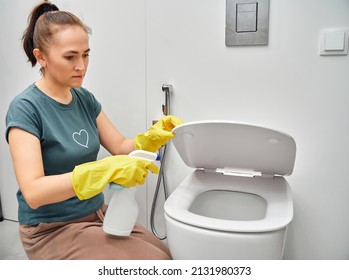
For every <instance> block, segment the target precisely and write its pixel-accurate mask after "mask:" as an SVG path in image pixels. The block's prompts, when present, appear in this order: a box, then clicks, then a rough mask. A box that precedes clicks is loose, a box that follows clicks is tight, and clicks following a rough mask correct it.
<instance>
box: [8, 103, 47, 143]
mask: <svg viewBox="0 0 349 280" xmlns="http://www.w3.org/2000/svg"><path fill="white" fill-rule="evenodd" d="M40 123H41V121H40V114H39V112H38V110H37V108H36V107H35V105H34V104H33V103H32V102H31V101H30V100H27V99H25V98H20V97H17V98H15V99H14V100H13V101H12V102H11V104H10V106H9V109H8V111H7V114H6V134H5V135H6V141H7V142H8V134H9V131H10V128H12V127H17V128H20V129H23V130H24V131H27V132H29V133H31V134H33V135H35V136H36V137H38V138H39V139H40V136H41V131H40V127H41V125H40Z"/></svg>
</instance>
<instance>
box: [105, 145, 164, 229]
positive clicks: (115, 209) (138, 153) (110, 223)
mask: <svg viewBox="0 0 349 280" xmlns="http://www.w3.org/2000/svg"><path fill="white" fill-rule="evenodd" d="M129 156H131V157H135V158H140V159H143V160H148V161H154V160H160V155H159V154H156V153H151V152H148V151H143V150H135V151H133V152H131V153H130V154H129ZM109 189H110V190H114V194H113V196H112V198H111V200H110V202H109V206H108V210H107V212H106V214H105V217H104V222H103V230H104V231H105V232H106V233H109V234H112V235H117V236H129V235H130V234H131V231H132V229H133V227H134V225H135V223H136V220H137V217H138V211H139V210H138V204H137V201H136V192H137V187H130V188H127V187H123V186H121V185H118V184H115V183H110V184H109Z"/></svg>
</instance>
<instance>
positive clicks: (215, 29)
mask: <svg viewBox="0 0 349 280" xmlns="http://www.w3.org/2000/svg"><path fill="white" fill-rule="evenodd" d="M28 2H36V1H20V0H15V1H13V0H12V1H6V0H0V5H1V6H0V7H1V9H0V20H1V21H3V20H5V24H1V25H0V36H1V40H2V42H3V44H1V45H0V55H1V57H0V58H1V66H0V79H1V81H0V82H1V85H2V86H3V93H2V97H1V100H4V102H2V101H1V103H0V106H1V107H0V109H1V111H0V114H1V118H2V119H4V114H5V111H6V108H7V104H8V102H9V100H11V99H12V98H13V96H14V95H15V94H17V93H18V92H19V91H20V90H22V89H23V88H24V87H25V86H27V85H28V84H29V83H31V82H32V81H34V80H35V78H36V77H37V74H36V71H35V70H31V69H30V67H29V66H28V65H27V64H26V63H25V58H24V56H23V54H22V51H21V49H20V46H19V40H18V38H20V35H21V32H22V31H23V28H24V26H25V20H26V13H27V11H29V10H30V8H31V7H32V5H31V3H28ZM56 3H57V5H58V6H59V7H61V8H62V9H64V8H67V9H69V10H71V11H73V12H75V13H76V14H78V15H79V16H81V17H82V18H83V19H84V21H85V22H86V24H88V25H90V26H91V27H92V28H93V35H92V36H91V49H92V52H91V64H90V69H89V74H88V76H87V78H86V83H85V86H86V87H87V88H89V89H90V90H91V91H92V92H94V93H95V95H96V96H97V97H98V98H99V99H100V100H101V102H102V103H103V107H104V109H105V110H106V111H107V113H108V114H109V115H110V117H111V119H112V120H113V121H114V122H115V124H116V125H117V127H118V128H119V129H120V130H121V131H122V132H123V133H124V134H125V135H127V136H130V137H131V136H133V135H135V134H136V133H138V132H140V131H143V130H144V129H145V128H146V127H148V126H149V124H150V123H151V120H153V119H157V118H159V117H160V115H161V104H162V103H163V100H164V95H163V93H162V92H161V85H162V84H163V83H171V84H173V86H174V93H173V96H172V100H171V101H172V102H171V104H172V106H171V107H172V113H173V114H175V115H178V116H180V117H181V118H183V119H184V120H185V121H192V120H203V119H229V120H236V121H244V122H252V123H257V124H261V125H264V126H268V127H271V128H275V129H280V130H283V131H285V132H287V133H289V134H291V135H292V136H293V137H294V138H295V140H296V142H297V148H298V150H297V159H296V166H295V169H294V174H293V175H291V176H290V177H289V178H288V181H289V183H290V184H291V187H292V190H293V196H294V207H295V213H294V214H295V215H294V220H293V222H292V224H291V226H290V228H289V232H288V239H287V244H286V251H285V258H286V259H349V238H348V236H349V222H348V221H349V217H348V216H349V203H348V202H347V199H348V197H349V188H348V183H347V182H346V174H347V173H348V172H347V169H348V168H347V166H348V164H347V158H348V157H349V147H348V143H349V141H348V140H349V130H348V129H347V128H348V125H347V120H348V119H349V111H348V110H347V104H349V96H348V88H349V79H348V70H349V56H338V57H320V56H319V55H318V45H319V31H320V29H322V28H332V27H347V28H349V17H348V13H349V1H347V0H307V1H304V0H292V1H291V0H278V1H275V0H274V1H273V0H271V1H270V31H269V45H268V46H254V47H226V46H225V43H224V28H225V1H224V0H133V1H127V0H124V1H121V0H118V1H107V0H105V1H92V0H91V1H86V0H85V1H84V0H79V1H77V0H76V1H67V0H61V1H56ZM101 3H102V4H101ZM103 4H104V5H107V6H102V5H103ZM3 7H5V8H3ZM5 26H6V27H5ZM3 38H6V40H4V41H3ZM9 50H11V53H12V55H11V53H10V52H9ZM13 54H15V55H13ZM145 119H146V120H145ZM0 123H1V127H0V128H1V129H4V124H3V123H4V121H2V122H0ZM218 140H219V139H217V145H219V143H218ZM0 144H1V146H0V148H1V151H0V154H1V165H0V188H1V195H2V200H3V207H4V215H5V217H6V215H8V214H9V213H10V212H11V215H13V210H9V209H16V205H15V203H16V202H15V198H13V196H14V191H12V190H15V189H16V183H15V180H14V177H13V171H12V166H11V160H10V156H9V153H8V147H7V144H6V143H5V142H4V137H2V138H0ZM169 148H170V152H169V154H168V158H167V168H166V171H167V172H166V175H167V182H168V185H169V187H170V188H171V189H173V188H174V187H175V186H176V185H178V183H179V182H180V181H181V180H182V179H183V178H184V177H185V176H186V175H187V174H188V173H189V172H190V171H191V169H190V168H188V167H186V166H185V165H184V164H183V163H182V161H181V159H180V158H178V155H177V153H176V151H175V150H174V148H173V147H172V146H171V145H170V147H169ZM102 154H103V152H102ZM155 182H156V177H155V176H151V177H150V178H149V182H148V186H149V192H148V193H145V190H144V189H142V193H141V197H140V200H143V199H142V198H144V199H145V198H148V200H147V203H148V208H147V209H146V207H144V208H143V209H142V211H141V213H142V214H143V215H144V216H143V217H141V221H142V222H143V223H146V222H145V215H146V214H149V211H150V210H149V209H150V203H151V201H150V200H151V197H152V193H153V186H154V185H155ZM9 189H11V191H9ZM4 193H5V195H4ZM4 197H5V199H4ZM143 201H144V200H143ZM158 216H159V217H158V219H159V220H160V222H161V217H160V216H161V214H159V215H158ZM160 227H161V226H160Z"/></svg>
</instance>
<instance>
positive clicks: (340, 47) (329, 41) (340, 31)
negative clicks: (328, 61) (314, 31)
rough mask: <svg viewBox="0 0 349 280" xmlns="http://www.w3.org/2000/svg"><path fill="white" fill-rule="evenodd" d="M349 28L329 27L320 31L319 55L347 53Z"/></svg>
mask: <svg viewBox="0 0 349 280" xmlns="http://www.w3.org/2000/svg"><path fill="white" fill-rule="evenodd" d="M348 37H349V28H330V29H322V30H321V31H320V55H347V54H348Z"/></svg>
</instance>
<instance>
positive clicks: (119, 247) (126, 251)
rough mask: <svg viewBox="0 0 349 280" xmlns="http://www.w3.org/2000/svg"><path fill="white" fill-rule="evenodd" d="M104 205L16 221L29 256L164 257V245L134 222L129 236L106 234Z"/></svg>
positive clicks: (134, 258) (108, 258)
mask: <svg viewBox="0 0 349 280" xmlns="http://www.w3.org/2000/svg"><path fill="white" fill-rule="evenodd" d="M105 211H106V206H103V207H102V208H101V209H100V210H98V211H97V212H96V213H93V214H90V215H88V216H86V217H84V218H80V219H77V220H74V221H69V222H55V223H40V224H38V225H35V226H29V225H20V227H19V232H20V238H21V240H22V244H23V247H24V250H25V251H26V253H27V256H28V258H29V259H33V260H34V259H35V260H49V259H51V260H52V259H56V260H68V259H75V260H91V259H92V260H117V259H119V260H168V259H171V254H170V251H169V250H168V248H167V247H166V246H165V245H164V244H163V243H162V242H161V241H160V240H158V239H157V238H156V237H155V236H154V235H153V234H152V233H150V232H149V231H148V230H147V229H145V228H144V227H142V226H140V225H138V224H137V225H136V226H135V227H134V229H133V231H132V233H131V235H130V236H129V237H117V236H113V235H109V234H106V233H105V232H104V231H103V229H102V225H103V218H104V214H105Z"/></svg>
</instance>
